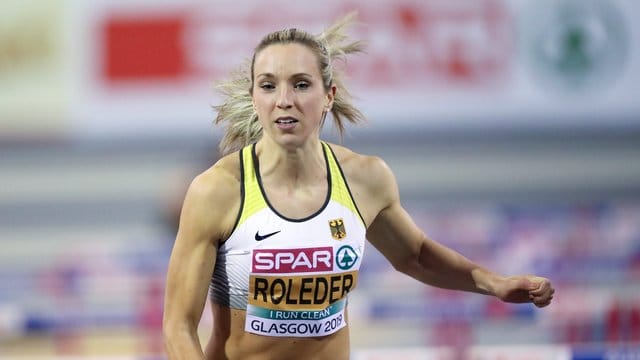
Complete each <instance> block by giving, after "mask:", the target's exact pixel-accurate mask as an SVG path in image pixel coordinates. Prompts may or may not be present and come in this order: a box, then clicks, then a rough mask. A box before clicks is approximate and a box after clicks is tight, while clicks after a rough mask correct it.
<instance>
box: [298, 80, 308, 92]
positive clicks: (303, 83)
mask: <svg viewBox="0 0 640 360" xmlns="http://www.w3.org/2000/svg"><path fill="white" fill-rule="evenodd" d="M309 86H311V85H310V84H309V82H307V81H298V82H297V83H296V84H295V88H296V89H298V90H307V89H308V88H309Z"/></svg>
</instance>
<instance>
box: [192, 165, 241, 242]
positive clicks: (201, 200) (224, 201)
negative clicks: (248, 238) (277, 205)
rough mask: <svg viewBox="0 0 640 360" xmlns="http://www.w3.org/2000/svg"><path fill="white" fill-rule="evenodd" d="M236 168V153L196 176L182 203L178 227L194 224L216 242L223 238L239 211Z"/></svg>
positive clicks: (238, 188) (238, 187)
mask: <svg viewBox="0 0 640 360" xmlns="http://www.w3.org/2000/svg"><path fill="white" fill-rule="evenodd" d="M240 181H241V175H240V166H239V157H238V154H237V153H234V154H230V155H227V156H225V157H223V158H221V159H220V160H218V161H217V162H216V163H215V164H214V165H213V166H211V167H210V168H209V169H207V170H205V171H203V172H202V173H200V174H199V175H197V176H196V177H195V178H194V179H193V180H192V181H191V184H190V185H189V189H188V190H187V194H186V197H185V200H184V204H183V209H182V214H181V221H180V222H181V225H182V224H184V223H187V222H188V223H191V224H197V225H198V226H199V227H200V228H201V229H203V231H206V232H208V233H210V234H211V235H212V236H215V237H217V238H226V237H227V236H228V235H229V233H230V232H231V230H232V227H233V225H234V223H235V218H236V214H237V212H238V211H239V207H240Z"/></svg>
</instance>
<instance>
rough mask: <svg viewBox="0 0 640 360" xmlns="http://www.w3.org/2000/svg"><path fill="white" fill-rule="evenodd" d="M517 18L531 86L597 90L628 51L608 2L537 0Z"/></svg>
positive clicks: (620, 19)
mask: <svg viewBox="0 0 640 360" xmlns="http://www.w3.org/2000/svg"><path fill="white" fill-rule="evenodd" d="M531 3H532V6H533V7H532V8H530V9H527V10H526V11H525V12H524V13H523V14H522V24H523V29H522V30H523V35H524V37H523V39H522V44H523V46H524V50H525V59H526V61H527V62H528V66H529V68H530V70H531V71H532V75H533V77H534V78H535V79H536V81H540V82H541V83H542V85H543V86H548V87H552V88H555V89H560V90H566V91H573V92H576V91H578V92H582V91H591V90H596V89H598V90H600V89H602V88H603V87H604V86H607V85H610V84H611V83H612V82H613V81H614V80H615V79H617V78H618V77H619V76H620V74H621V72H622V70H623V69H624V65H625V61H626V59H627V55H628V52H629V36H628V29H627V26H626V21H625V18H624V16H623V15H622V13H621V11H620V9H619V8H618V7H617V6H616V3H615V2H612V1H609V0H541V1H533V2H531Z"/></svg>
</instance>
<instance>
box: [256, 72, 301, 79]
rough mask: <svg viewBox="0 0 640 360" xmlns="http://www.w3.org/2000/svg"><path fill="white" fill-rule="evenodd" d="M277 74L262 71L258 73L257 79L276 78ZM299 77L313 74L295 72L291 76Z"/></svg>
mask: <svg viewBox="0 0 640 360" xmlns="http://www.w3.org/2000/svg"><path fill="white" fill-rule="evenodd" d="M275 77H276V76H275V75H273V74H272V73H260V74H258V75H256V79H258V78H275ZM299 77H305V78H312V77H313V76H311V74H307V73H304V72H302V73H295V74H293V75H291V78H299Z"/></svg>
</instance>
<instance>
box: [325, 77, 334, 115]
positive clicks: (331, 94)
mask: <svg viewBox="0 0 640 360" xmlns="http://www.w3.org/2000/svg"><path fill="white" fill-rule="evenodd" d="M336 90H337V87H336V86H335V85H333V84H331V87H330V88H329V91H327V104H326V105H325V107H324V108H325V110H326V111H327V112H329V111H331V108H332V107H333V102H334V100H335V98H336Z"/></svg>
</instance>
